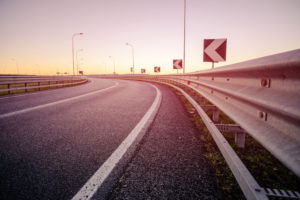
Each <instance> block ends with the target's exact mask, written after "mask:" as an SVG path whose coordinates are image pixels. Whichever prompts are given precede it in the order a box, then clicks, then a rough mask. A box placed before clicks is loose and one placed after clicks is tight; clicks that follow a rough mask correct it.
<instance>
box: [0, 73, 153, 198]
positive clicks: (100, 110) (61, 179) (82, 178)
mask: <svg viewBox="0 0 300 200" xmlns="http://www.w3.org/2000/svg"><path fill="white" fill-rule="evenodd" d="M156 95H157V91H156V90H155V88H154V87H152V86H151V85H150V84H148V83H143V82H130V81H122V80H105V79H90V82H89V83H88V84H85V85H81V86H77V87H69V88H63V89H57V90H48V91H42V92H36V93H28V94H21V95H15V96H6V97H0V105H1V107H0V188H1V191H0V199H71V198H72V197H73V196H74V195H75V194H76V193H77V192H78V191H79V190H80V188H81V187H82V186H83V185H84V184H85V183H86V182H87V181H88V179H89V178H90V177H91V176H92V175H93V174H94V173H95V171H97V169H98V168H99V167H100V166H101V165H102V164H103V163H104V162H105V160H106V159H107V158H108V157H109V156H110V155H111V154H112V153H113V152H114V151H115V149H116V148H117V147H118V146H119V145H120V144H121V142H122V141H123V140H124V139H125V138H126V137H127V136H128V134H129V133H130V132H131V131H132V130H133V129H134V128H135V126H136V125H137V124H138V123H139V121H140V120H141V118H143V116H144V115H145V113H146V112H147V111H148V109H149V108H150V107H151V105H152V103H153V102H154V100H155V97H156Z"/></svg>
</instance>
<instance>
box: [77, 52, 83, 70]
mask: <svg viewBox="0 0 300 200" xmlns="http://www.w3.org/2000/svg"><path fill="white" fill-rule="evenodd" d="M79 51H83V49H78V50H77V51H76V63H77V75H78V52H79Z"/></svg>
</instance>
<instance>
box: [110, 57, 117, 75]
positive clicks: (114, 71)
mask: <svg viewBox="0 0 300 200" xmlns="http://www.w3.org/2000/svg"><path fill="white" fill-rule="evenodd" d="M109 58H111V59H112V60H113V61H114V75H115V74H116V63H115V59H114V58H113V57H112V56H109Z"/></svg>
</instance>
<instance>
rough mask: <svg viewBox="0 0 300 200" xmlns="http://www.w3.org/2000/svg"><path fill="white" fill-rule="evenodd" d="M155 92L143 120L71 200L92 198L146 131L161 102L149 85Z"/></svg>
mask: <svg viewBox="0 0 300 200" xmlns="http://www.w3.org/2000/svg"><path fill="white" fill-rule="evenodd" d="M151 86H152V87H154V88H155V90H156V97H155V100H154V101H153V103H152V105H151V107H150V108H149V110H148V111H147V112H146V114H145V115H144V116H143V118H142V119H141V120H140V121H139V123H138V124H137V125H136V126H135V127H134V129H133V130H132V131H131V132H130V133H129V135H128V136H127V137H126V138H125V140H124V141H123V142H122V143H121V144H120V145H119V147H118V148H117V149H116V150H115V151H114V152H113V153H112V154H111V156H110V157H109V158H108V159H107V160H106V161H105V162H104V163H103V164H102V166H101V167H100V168H99V169H98V170H97V171H96V172H95V174H94V175H93V176H92V177H91V178H90V179H89V180H88V181H87V183H86V184H85V185H84V186H83V187H82V188H81V189H80V190H79V191H78V192H77V194H76V195H75V196H74V197H73V198H72V200H83V199H85V200H89V199H91V198H92V197H93V195H94V194H95V193H96V192H97V191H98V189H99V188H100V187H101V185H102V184H103V182H104V181H105V180H106V178H107V177H108V176H109V174H110V173H111V172H112V170H113V169H114V168H115V166H116V165H117V164H118V162H119V161H120V160H121V158H122V157H123V155H124V154H125V153H126V151H127V150H128V149H129V147H130V146H131V145H132V143H133V142H134V141H135V140H136V138H137V137H138V136H139V134H140V133H141V132H142V131H145V129H147V125H149V123H148V122H149V120H151V119H152V117H153V114H156V113H157V111H158V107H159V105H160V102H161V98H162V97H161V96H162V95H161V92H160V90H159V89H158V88H157V87H155V86H154V85H151Z"/></svg>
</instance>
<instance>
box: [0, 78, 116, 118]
mask: <svg viewBox="0 0 300 200" xmlns="http://www.w3.org/2000/svg"><path fill="white" fill-rule="evenodd" d="M114 83H115V84H114V85H113V86H110V87H108V88H104V89H101V90H97V91H94V92H89V93H86V94H82V95H79V96H75V97H70V98H67V99H62V100H59V101H55V102H51V103H47V104H43V105H39V106H34V107H30V108H25V109H23V110H18V111H14V112H10V113H5V114H1V115H0V119H3V118H6V117H11V116H14V115H18V114H22V113H26V112H30V111H33V110H38V109H41V108H46V107H49V106H54V105H57V104H61V103H65V102H68V101H72V100H75V99H79V98H82V97H86V96H90V95H93V94H97V93H100V92H104V91H106V90H109V89H112V88H114V87H116V86H118V85H119V83H118V82H114Z"/></svg>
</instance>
